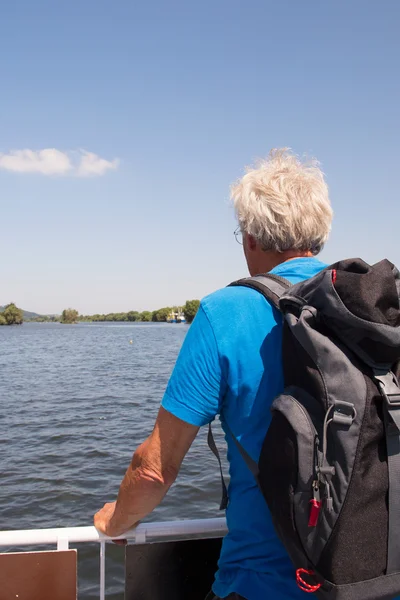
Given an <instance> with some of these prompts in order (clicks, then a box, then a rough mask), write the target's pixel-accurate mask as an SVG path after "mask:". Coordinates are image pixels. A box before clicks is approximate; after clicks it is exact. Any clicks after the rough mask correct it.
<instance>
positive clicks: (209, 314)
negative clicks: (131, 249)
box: [95, 149, 332, 600]
mask: <svg viewBox="0 0 400 600" xmlns="http://www.w3.org/2000/svg"><path fill="white" fill-rule="evenodd" d="M232 199H233V203H234V207H235V211H236V215H237V218H238V222H239V229H238V230H237V231H236V232H235V234H236V236H237V239H238V241H240V242H241V241H242V240H243V249H244V254H245V257H246V261H247V265H248V269H249V272H250V275H252V276H253V275H257V274H260V273H264V272H272V273H274V274H276V275H280V276H281V277H284V278H286V279H288V280H289V281H291V282H292V283H297V282H299V281H302V280H304V279H307V278H309V277H312V276H313V275H315V274H316V273H318V272H319V271H320V270H321V269H323V268H324V267H325V265H324V264H322V263H321V262H319V261H318V260H317V259H316V258H315V255H317V254H318V253H319V252H320V250H321V249H322V247H323V245H324V243H325V242H326V240H327V238H328V234H329V231H330V226H331V220H332V210H331V207H330V202H329V197H328V189H327V186H326V183H325V181H324V177H323V174H322V172H321V171H320V170H319V168H318V166H317V164H316V163H312V164H303V163H301V162H300V161H299V159H298V158H297V157H296V156H294V155H292V154H291V153H290V152H289V151H287V150H285V149H284V150H275V151H272V152H271V153H270V155H269V158H268V159H267V160H266V161H264V162H262V163H261V164H259V165H258V166H256V167H255V168H253V169H250V170H248V171H247V173H246V175H245V176H244V177H243V179H242V180H241V181H239V182H238V183H237V184H236V185H234V186H233V188H232ZM281 329H282V323H281V317H280V315H279V314H278V312H277V311H276V310H275V309H273V308H272V307H271V305H270V304H269V303H268V302H267V301H266V300H265V298H264V297H263V296H262V295H261V294H260V293H258V292H257V291H255V290H252V289H249V288H245V287H228V288H224V289H222V290H219V291H217V292H215V293H213V294H211V295H210V296H208V297H206V298H205V299H204V300H203V301H202V302H201V305H200V308H199V311H198V313H197V315H196V318H195V320H194V322H193V324H192V325H191V327H190V329H189V331H188V333H187V336H186V338H185V341H184V344H183V346H182V349H181V352H180V354H179V357H178V360H177V363H176V366H175V369H174V372H173V374H172V376H171V379H170V381H169V384H168V387H167V390H166V392H165V395H164V398H163V401H162V406H161V408H160V411H159V414H158V417H157V420H156V423H155V426H154V430H153V432H152V433H151V435H150V437H149V438H148V439H147V440H146V441H145V442H144V443H143V444H142V445H141V446H139V448H138V449H137V450H136V452H135V454H134V455H133V459H132V462H131V465H130V466H129V468H128V470H127V472H126V475H125V477H124V479H123V481H122V483H121V487H120V490H119V494H118V499H117V501H116V503H111V504H106V505H105V506H104V508H103V509H102V510H101V511H100V512H98V513H97V514H96V516H95V526H96V527H97V529H99V530H100V531H102V532H104V533H105V534H107V535H109V536H116V535H119V534H122V533H123V532H124V531H126V530H127V529H129V528H130V527H132V526H133V525H134V524H135V523H137V522H138V521H139V520H140V519H143V517H145V516H146V515H147V514H148V513H149V512H151V511H152V510H153V509H154V508H155V507H156V506H157V505H158V504H159V503H160V502H161V500H162V498H163V497H164V495H165V494H166V493H167V491H168V489H169V487H170V486H171V485H172V483H173V482H174V481H175V478H176V476H177V475H178V472H179V468H180V465H181V463H182V460H183V458H184V456H185V454H186V452H187V451H188V450H189V448H190V445H191V443H192V442H193V440H194V438H195V437H196V434H197V432H198V430H199V428H200V427H201V426H202V425H205V424H206V423H209V422H210V421H212V420H213V419H214V417H215V416H216V415H217V414H219V415H220V418H221V422H222V427H224V423H228V424H229V427H230V429H231V430H232V431H233V433H234V435H235V436H236V437H237V438H238V439H239V440H240V442H241V444H242V445H243V446H244V447H245V448H246V450H247V452H248V453H249V454H250V455H251V456H252V457H253V458H254V459H255V460H258V457H259V454H260V450H261V445H262V442H263V440H264V437H265V434H266V431H267V429H268V425H269V422H270V406H271V402H272V400H273V398H274V397H275V396H276V395H277V394H278V393H279V392H281V391H282V388H283V374H282V365H281V358H280V355H281ZM227 443H228V460H229V463H230V476H231V479H230V486H229V506H228V509H227V523H228V530H229V533H228V534H227V536H226V538H225V539H224V542H223V547H222V551H221V557H220V560H219V570H218V572H217V574H216V579H215V582H214V585H213V591H212V592H210V594H209V596H208V599H209V600H211V599H213V600H216V599H218V598H229V599H232V600H233V599H239V598H243V599H246V600H261V599H264V598H265V599H267V598H271V599H274V600H291V599H296V598H303V597H304V596H303V593H302V592H301V591H300V590H299V589H298V588H297V587H296V582H295V579H294V569H293V567H292V565H291V563H290V561H289V558H288V557H287V555H286V552H285V550H284V548H283V546H282V545H281V543H280V542H279V540H278V538H277V536H276V534H275V531H274V529H273V526H272V522H271V517H270V514H269V511H268V508H267V505H266V503H265V501H264V499H263V498H262V496H261V492H260V491H259V489H258V488H257V485H256V483H255V481H254V479H253V476H252V475H251V473H250V471H249V470H248V468H247V467H246V465H245V464H244V461H243V459H242V457H241V456H240V454H239V452H238V450H237V448H236V446H235V444H234V442H233V441H232V439H231V438H230V437H229V436H227Z"/></svg>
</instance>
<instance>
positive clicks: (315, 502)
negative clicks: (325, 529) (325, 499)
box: [308, 481, 322, 527]
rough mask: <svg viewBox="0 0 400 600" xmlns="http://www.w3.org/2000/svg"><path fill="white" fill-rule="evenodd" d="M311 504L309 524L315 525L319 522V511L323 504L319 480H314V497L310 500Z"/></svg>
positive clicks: (310, 525)
mask: <svg viewBox="0 0 400 600" xmlns="http://www.w3.org/2000/svg"><path fill="white" fill-rule="evenodd" d="M310 504H311V510H310V517H309V519H308V526H309V527H315V526H316V525H317V523H318V518H319V513H320V511H321V506H322V502H321V496H320V493H319V483H318V481H314V482H313V498H312V499H311V500H310Z"/></svg>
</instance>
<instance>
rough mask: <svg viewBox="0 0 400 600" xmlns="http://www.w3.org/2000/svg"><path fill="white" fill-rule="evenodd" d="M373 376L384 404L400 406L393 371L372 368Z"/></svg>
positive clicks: (399, 388)
mask: <svg viewBox="0 0 400 600" xmlns="http://www.w3.org/2000/svg"><path fill="white" fill-rule="evenodd" d="M374 378H375V380H376V381H377V383H378V387H379V391H380V393H381V394H382V397H383V398H384V400H385V402H386V404H387V405H388V406H390V407H400V387H399V382H398V381H397V378H396V376H395V375H394V373H392V371H384V372H382V371H377V370H374Z"/></svg>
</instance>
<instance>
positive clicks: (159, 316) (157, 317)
mask: <svg viewBox="0 0 400 600" xmlns="http://www.w3.org/2000/svg"><path fill="white" fill-rule="evenodd" d="M171 310H172V309H171V308H170V307H169V306H166V307H165V308H159V309H158V310H155V311H153V316H152V318H151V320H152V321H156V322H158V323H160V322H165V321H166V320H167V318H168V315H169V314H170V312H171Z"/></svg>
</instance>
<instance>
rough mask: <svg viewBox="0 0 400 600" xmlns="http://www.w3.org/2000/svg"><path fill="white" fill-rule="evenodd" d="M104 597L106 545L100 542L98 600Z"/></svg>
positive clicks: (103, 599) (102, 599)
mask: <svg viewBox="0 0 400 600" xmlns="http://www.w3.org/2000/svg"><path fill="white" fill-rule="evenodd" d="M105 597H106V543H105V542H100V600H105Z"/></svg>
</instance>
